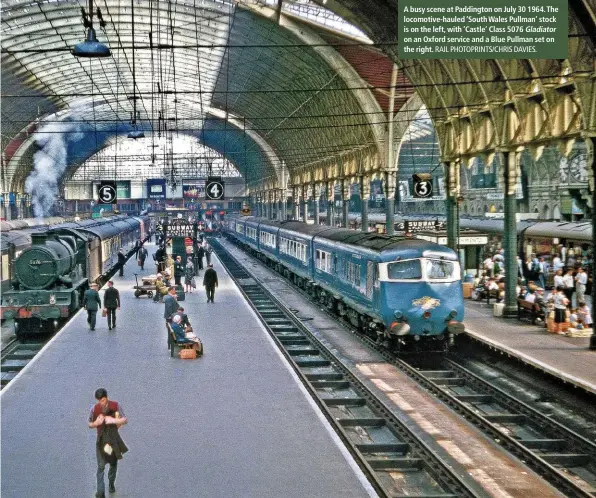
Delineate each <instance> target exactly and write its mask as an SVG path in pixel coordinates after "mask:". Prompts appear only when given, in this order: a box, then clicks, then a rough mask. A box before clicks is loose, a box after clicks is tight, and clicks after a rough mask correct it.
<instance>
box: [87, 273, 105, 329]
mask: <svg viewBox="0 0 596 498" xmlns="http://www.w3.org/2000/svg"><path fill="white" fill-rule="evenodd" d="M83 306H85V309H86V310H87V323H88V324H89V328H90V329H91V330H95V320H96V318H97V310H98V309H99V308H101V299H99V292H97V284H91V288H90V289H87V290H86V291H85V295H84V297H83Z"/></svg>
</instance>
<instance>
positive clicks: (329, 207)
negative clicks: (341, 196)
mask: <svg viewBox="0 0 596 498" xmlns="http://www.w3.org/2000/svg"><path fill="white" fill-rule="evenodd" d="M325 193H326V194H327V226H330V227H332V226H334V225H335V223H333V203H334V202H335V198H334V197H335V190H334V188H333V182H332V181H330V182H327V189H326V192H325Z"/></svg>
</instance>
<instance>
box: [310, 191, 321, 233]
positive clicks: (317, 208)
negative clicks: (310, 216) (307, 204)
mask: <svg viewBox="0 0 596 498" xmlns="http://www.w3.org/2000/svg"><path fill="white" fill-rule="evenodd" d="M312 196H313V201H314V208H315V225H318V224H319V215H320V214H321V206H320V204H319V201H320V197H321V190H320V188H319V186H318V185H317V184H316V183H313V184H312Z"/></svg>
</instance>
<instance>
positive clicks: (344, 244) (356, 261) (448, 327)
mask: <svg viewBox="0 0 596 498" xmlns="http://www.w3.org/2000/svg"><path fill="white" fill-rule="evenodd" d="M225 231H226V232H227V234H228V235H229V236H231V237H232V238H234V239H236V241H238V242H239V243H240V244H242V245H243V246H246V247H247V248H248V249H249V250H250V251H252V252H254V253H255V254H257V255H258V257H259V258H261V259H262V260H263V261H265V262H267V263H268V264H270V265H272V266H274V267H275V269H276V270H278V271H279V272H281V273H283V274H284V275H285V276H287V277H288V278H290V279H291V280H292V281H293V282H294V283H295V284H296V285H298V286H299V287H301V288H303V289H305V290H306V291H307V292H308V293H309V294H310V295H311V296H312V297H313V299H315V300H317V301H318V302H319V303H321V304H322V305H324V306H326V307H327V308H328V309H329V310H330V311H332V312H334V313H336V314H338V315H340V316H341V317H342V318H343V319H345V320H346V321H348V322H350V323H351V324H352V325H353V326H354V327H357V328H358V329H360V330H361V331H363V332H366V333H367V334H369V335H371V336H372V337H376V338H377V339H378V340H380V341H383V342H385V343H386V345H387V346H388V347H390V348H391V349H393V350H402V349H406V348H409V347H411V346H412V345H422V344H424V345H425V346H427V347H428V348H429V349H440V350H444V349H446V348H447V346H448V344H449V340H450V339H452V337H453V335H454V334H458V333H460V332H463V330H464V327H463V324H462V321H463V318H464V305H463V296H462V288H461V281H460V267H459V262H458V260H457V256H456V254H455V252H454V251H452V250H451V249H449V248H447V247H444V246H440V245H438V244H434V243H432V242H428V241H425V240H420V239H416V238H412V237H389V236H386V235H379V234H375V233H363V232H356V231H353V230H347V229H344V228H331V227H326V226H319V225H306V224H304V223H301V222H298V221H288V222H283V223H278V222H274V221H270V220H266V219H260V218H254V217H238V218H228V220H227V223H226V225H225Z"/></svg>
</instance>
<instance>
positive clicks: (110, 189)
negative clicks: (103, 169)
mask: <svg viewBox="0 0 596 498" xmlns="http://www.w3.org/2000/svg"><path fill="white" fill-rule="evenodd" d="M97 196H98V199H99V204H116V202H117V201H118V195H117V190H116V182H106V181H102V182H101V183H100V184H99V188H98V189H97Z"/></svg>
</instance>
